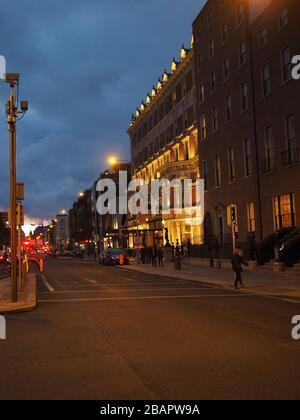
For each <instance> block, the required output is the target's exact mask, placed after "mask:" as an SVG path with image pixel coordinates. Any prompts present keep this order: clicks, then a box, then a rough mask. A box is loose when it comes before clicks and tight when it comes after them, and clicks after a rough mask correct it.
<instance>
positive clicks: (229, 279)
mask: <svg viewBox="0 0 300 420" xmlns="http://www.w3.org/2000/svg"><path fill="white" fill-rule="evenodd" d="M121 269H122V270H133V271H137V272H140V273H147V274H152V275H153V274H154V275H157V276H162V277H172V278H176V279H181V280H187V281H196V282H200V283H204V284H209V285H213V286H219V287H222V288H224V289H229V290H232V289H233V284H234V280H233V272H232V270H231V269H226V268H209V267H201V266H196V265H192V264H187V263H183V266H182V270H175V268H174V263H167V264H165V267H163V268H159V267H157V268H152V265H150V264H147V265H142V264H140V265H136V264H134V263H132V264H131V265H129V266H123V267H121ZM243 281H244V284H245V288H244V289H240V290H241V291H244V292H247V293H249V292H251V293H254V294H257V295H261V296H274V297H283V298H290V299H299V303H300V279H298V278H289V277H287V276H284V275H278V274H276V275H275V274H273V273H266V272H255V271H254V272H250V271H245V272H244V273H243Z"/></svg>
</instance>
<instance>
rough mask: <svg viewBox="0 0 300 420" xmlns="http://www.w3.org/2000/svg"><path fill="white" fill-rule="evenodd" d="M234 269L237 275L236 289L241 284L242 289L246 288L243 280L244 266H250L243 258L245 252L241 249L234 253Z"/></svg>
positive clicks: (232, 261)
mask: <svg viewBox="0 0 300 420" xmlns="http://www.w3.org/2000/svg"><path fill="white" fill-rule="evenodd" d="M231 263H232V269H233V271H234V273H235V283H234V288H235V289H238V285H239V284H240V285H241V287H244V284H243V280H242V272H243V267H242V266H243V265H246V266H248V263H247V262H246V261H245V260H244V258H243V252H242V250H241V249H238V248H236V249H235V250H234V252H233V255H232V259H231Z"/></svg>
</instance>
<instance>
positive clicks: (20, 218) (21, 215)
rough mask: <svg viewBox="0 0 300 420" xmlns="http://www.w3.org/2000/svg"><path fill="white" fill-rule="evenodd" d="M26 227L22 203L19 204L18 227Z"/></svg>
mask: <svg viewBox="0 0 300 420" xmlns="http://www.w3.org/2000/svg"><path fill="white" fill-rule="evenodd" d="M23 225H24V207H23V206H22V204H21V203H18V204H17V226H23Z"/></svg>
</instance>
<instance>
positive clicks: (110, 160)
mask: <svg viewBox="0 0 300 420" xmlns="http://www.w3.org/2000/svg"><path fill="white" fill-rule="evenodd" d="M107 161H108V163H109V165H110V166H115V165H116V164H117V163H118V159H117V158H116V157H115V156H110V157H109V158H108V160H107Z"/></svg>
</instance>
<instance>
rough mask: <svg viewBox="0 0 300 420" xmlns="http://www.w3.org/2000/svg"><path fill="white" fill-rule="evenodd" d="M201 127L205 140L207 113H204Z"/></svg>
mask: <svg viewBox="0 0 300 420" xmlns="http://www.w3.org/2000/svg"><path fill="white" fill-rule="evenodd" d="M200 129H201V133H200V134H201V139H202V140H205V139H206V137H207V125H206V115H203V116H202V117H201V119H200Z"/></svg>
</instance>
